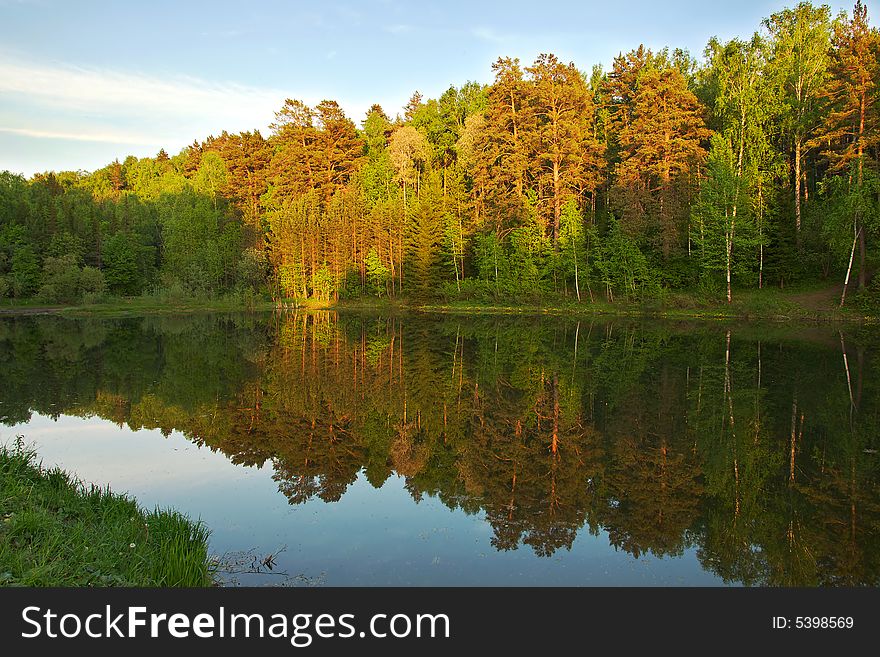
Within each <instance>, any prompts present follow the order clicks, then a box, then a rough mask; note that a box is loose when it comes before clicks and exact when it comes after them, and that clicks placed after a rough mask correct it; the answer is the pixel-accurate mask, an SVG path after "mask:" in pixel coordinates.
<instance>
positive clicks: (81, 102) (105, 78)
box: [0, 59, 284, 121]
mask: <svg viewBox="0 0 880 657" xmlns="http://www.w3.org/2000/svg"><path fill="white" fill-rule="evenodd" d="M0 94H11V95H14V96H17V97H19V99H21V100H25V101H27V102H33V103H36V104H39V105H42V106H49V107H54V108H60V109H65V110H73V111H78V112H84V113H89V114H101V115H106V114H108V113H118V112H124V113H125V114H126V115H128V116H146V117H157V116H163V117H180V118H191V117H198V116H203V115H204V114H205V113H210V115H211V116H215V117H218V118H224V119H240V118H243V117H249V120H250V121H254V120H259V119H260V118H270V117H271V111H272V109H273V108H275V107H277V106H279V104H280V101H281V100H283V98H284V93H283V92H281V91H277V90H270V89H259V88H254V87H247V86H243V85H239V84H232V83H227V84H216V83H209V82H206V81H204V80H199V79H197V78H191V77H185V76H173V77H168V78H158V77H152V76H146V75H139V74H132V73H121V72H118V71H112V70H104V69H88V68H81V67H73V66H62V65H59V66H43V65H34V64H26V63H19V62H15V61H11V60H2V59H0ZM267 112H268V116H267V115H266V113H267Z"/></svg>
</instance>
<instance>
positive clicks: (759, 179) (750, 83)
mask: <svg viewBox="0 0 880 657" xmlns="http://www.w3.org/2000/svg"><path fill="white" fill-rule="evenodd" d="M765 51H766V48H765V44H764V41H763V40H762V39H761V37H760V36H759V35H758V34H755V35H754V36H753V37H752V39H751V41H741V40H739V39H733V40H731V41H729V42H728V43H726V44H721V43H719V42H718V41H717V40H716V39H711V40H710V41H709V45H708V46H707V47H706V57H707V59H708V60H709V65H708V67H707V69H706V70H705V72H704V75H705V79H704V80H703V84H704V86H705V87H708V88H709V89H710V92H709V94H708V95H709V96H710V101H709V102H710V103H711V107H712V109H713V118H714V124H715V127H716V128H717V129H718V130H719V131H720V132H721V133H722V134H723V135H724V137H725V138H726V140H727V141H728V142H729V144H730V147H731V149H732V153H733V157H734V171H733V173H734V183H735V185H736V188H735V190H734V191H735V194H734V198H733V205H732V206H731V207H730V208H729V211H730V214H731V220H732V221H733V222H734V223H735V221H736V215H737V212H739V211H740V210H741V209H743V208H744V209H745V211H746V212H749V211H750V210H751V212H750V214H751V216H752V217H753V218H754V222H755V227H756V229H757V232H758V235H757V245H758V259H759V264H758V286H759V287H762V286H763V265H764V241H765V240H764V237H763V235H764V223H765V221H764V218H765V213H766V211H765V208H766V205H767V188H768V186H769V185H770V184H771V183H772V181H773V180H774V179H775V178H777V177H778V176H779V173H780V169H781V166H780V165H781V161H780V160H781V158H780V156H779V155H778V152H777V151H776V149H775V147H774V145H773V144H772V142H771V136H772V130H773V127H772V125H771V120H772V118H773V113H774V112H776V111H778V108H776V107H775V106H774V98H775V97H776V96H775V94H773V93H772V89H771V87H770V84H769V83H768V81H767V78H766V67H767V64H766V57H765ZM710 157H711V156H710ZM716 170H718V169H717V167H716ZM718 171H719V175H720V170H718ZM749 200H750V201H751V207H750V208H749V207H744V206H743V203H746V202H748V201H749ZM700 236H701V237H702V236H703V234H702V233H700Z"/></svg>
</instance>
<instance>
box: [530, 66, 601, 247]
mask: <svg viewBox="0 0 880 657" xmlns="http://www.w3.org/2000/svg"><path fill="white" fill-rule="evenodd" d="M526 71H527V72H528V73H529V75H530V77H531V83H532V89H531V99H530V100H531V106H532V112H534V115H535V117H536V120H537V123H536V125H535V132H534V133H532V134H529V135H528V139H529V140H530V141H529V149H530V151H531V153H533V155H532V156H531V157H530V160H532V161H533V163H534V166H535V167H536V168H537V171H536V183H537V186H538V188H539V189H542V190H546V191H544V192H542V193H540V195H539V198H544V197H547V196H549V198H550V201H551V203H550V207H551V208H552V211H551V212H550V221H549V222H548V224H549V226H550V236H551V239H552V243H553V248H554V249H556V248H557V247H558V243H559V230H560V220H561V216H562V206H563V204H564V197H565V196H566V195H567V194H569V193H570V192H569V191H568V190H569V189H571V188H575V189H589V190H595V188H596V186H597V185H598V172H599V160H600V158H601V155H602V152H601V149H600V147H599V143H598V141H597V140H596V139H595V137H594V136H593V129H592V122H593V113H594V110H593V105H592V99H591V98H590V95H589V93H588V90H587V86H586V83H585V82H584V79H583V77H582V76H581V74H580V72H579V71H578V70H577V68H575V66H574V64H568V65H565V64H563V63H562V62H560V61H559V60H558V59H557V58H556V56H555V55H548V54H542V55H540V56H539V57H538V59H537V60H536V61H535V63H534V65H533V66H530V67H528V68H526Z"/></svg>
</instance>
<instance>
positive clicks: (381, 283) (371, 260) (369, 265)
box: [364, 247, 391, 299]
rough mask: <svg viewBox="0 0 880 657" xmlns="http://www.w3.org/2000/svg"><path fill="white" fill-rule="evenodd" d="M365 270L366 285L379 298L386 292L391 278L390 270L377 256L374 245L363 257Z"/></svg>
mask: <svg viewBox="0 0 880 657" xmlns="http://www.w3.org/2000/svg"><path fill="white" fill-rule="evenodd" d="M364 266H365V267H366V270H367V285H368V286H369V290H370V293H371V294H375V295H376V296H377V297H379V298H380V299H381V298H382V297H383V296H385V295H386V294H387V293H388V283H389V281H390V280H391V272H390V271H389V269H388V267H386V266H385V265H384V264H383V263H382V261H381V260H380V258H379V254H378V253H377V252H376V249H375V247H374V248H371V249H370V251H369V252H368V253H367V257H366V258H365V259H364Z"/></svg>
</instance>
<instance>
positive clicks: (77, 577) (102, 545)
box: [0, 439, 214, 587]
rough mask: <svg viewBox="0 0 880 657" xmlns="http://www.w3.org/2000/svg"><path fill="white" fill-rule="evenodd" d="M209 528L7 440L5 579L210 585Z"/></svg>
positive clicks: (1, 477) (3, 454) (0, 572)
mask: <svg viewBox="0 0 880 657" xmlns="http://www.w3.org/2000/svg"><path fill="white" fill-rule="evenodd" d="M208 535H209V531H208V530H207V529H206V528H205V526H204V525H203V524H202V523H201V522H193V521H192V520H190V519H189V518H187V517H186V516H184V515H181V514H180V513H177V512H176V511H170V510H159V509H156V510H155V511H153V512H146V511H144V510H142V509H140V508H139V507H138V505H137V503H136V502H135V501H134V500H132V499H130V498H128V497H126V496H125V495H119V494H116V493H112V492H110V490H109V489H106V488H99V487H97V486H94V485H86V484H84V483H82V482H80V481H79V480H77V479H75V478H73V477H72V476H71V475H69V474H67V473H66V472H64V471H62V470H59V469H57V468H55V469H46V468H43V467H42V465H41V464H39V463H38V462H37V460H36V455H35V453H34V452H33V451H31V450H28V449H26V448H24V447H23V446H22V443H21V441H20V439H19V441H18V442H17V443H16V444H15V445H14V446H12V447H8V446H0V586H163V587H171V586H189V587H194V586H210V585H212V584H214V577H213V568H212V565H211V562H210V560H209V557H208Z"/></svg>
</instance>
